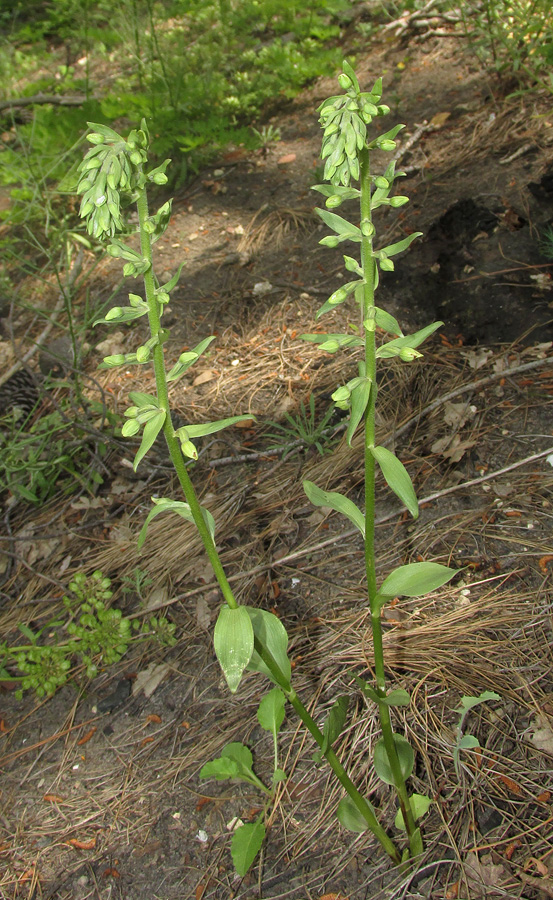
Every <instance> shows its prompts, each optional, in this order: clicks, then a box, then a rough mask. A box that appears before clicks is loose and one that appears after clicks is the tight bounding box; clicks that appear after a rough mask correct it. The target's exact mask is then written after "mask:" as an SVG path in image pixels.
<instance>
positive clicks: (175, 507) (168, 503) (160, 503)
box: [137, 497, 215, 550]
mask: <svg viewBox="0 0 553 900" xmlns="http://www.w3.org/2000/svg"><path fill="white" fill-rule="evenodd" d="M152 503H153V504H154V508H153V509H151V510H150V512H149V513H148V515H147V516H146V521H145V522H144V525H143V526H142V528H141V529H140V534H139V535H138V544H137V547H138V549H139V550H140V549H141V547H142V545H143V544H144V541H145V540H146V532H147V530H148V525H149V524H150V522H151V521H152V519H154V518H155V517H156V516H158V515H159V513H162V512H174V513H177V515H179V516H181V518H183V519H186V521H187V522H194V516H193V515H192V511H191V509H190V507H189V505H188V503H185V502H184V501H183V500H168V499H166V498H165V497H160V498H156V497H152ZM202 516H203V518H204V522H205V524H206V525H207V527H208V529H209V533H210V535H211V537H212V538H214V537H215V519H214V518H213V516H212V515H211V513H210V511H209V510H208V509H205V508H204V507H202Z"/></svg>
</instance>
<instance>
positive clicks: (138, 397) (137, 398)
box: [129, 391, 159, 408]
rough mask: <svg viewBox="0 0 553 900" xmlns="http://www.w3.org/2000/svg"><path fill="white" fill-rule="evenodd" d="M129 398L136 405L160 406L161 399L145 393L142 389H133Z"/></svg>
mask: <svg viewBox="0 0 553 900" xmlns="http://www.w3.org/2000/svg"><path fill="white" fill-rule="evenodd" d="M129 398H130V399H131V401H132V403H133V404H134V405H135V406H138V407H140V408H142V407H143V406H159V400H158V399H157V397H154V395H153V394H144V393H142V391H131V392H130V394H129Z"/></svg>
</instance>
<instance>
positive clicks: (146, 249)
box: [136, 188, 238, 609]
mask: <svg viewBox="0 0 553 900" xmlns="http://www.w3.org/2000/svg"><path fill="white" fill-rule="evenodd" d="M136 206H137V210H138V219H139V223H140V249H141V253H142V256H143V257H144V259H147V260H148V261H149V262H150V263H151V262H152V241H151V237H150V235H149V234H147V232H146V231H145V229H144V224H145V222H146V220H147V218H148V198H147V196H146V189H145V188H143V189H142V190H141V191H140V192H139V195H138V198H137V201H136ZM144 287H145V292H146V302H147V304H148V321H149V324H150V331H151V334H152V337H157V338H158V343H157V344H156V345H155V347H154V351H153V363H154V372H155V377H156V387H157V396H158V400H159V405H160V407H161V408H162V409H164V410H165V414H166V415H165V422H164V423H163V433H164V435H165V440H166V441H167V447H168V449H169V455H170V457H171V461H172V463H173V465H174V467H175V471H176V473H177V477H178V479H179V482H180V486H181V488H182V492H183V494H184V497H185V500H186V502H187V503H188V505H189V507H190V512H191V513H192V517H193V519H194V524H195V525H196V528H197V529H198V532H199V534H200V537H201V539H202V541H203V544H204V547H205V549H206V553H207V555H208V557H209V561H210V563H211V565H212V567H213V571H214V573H215V577H216V578H217V581H218V583H219V586H220V588H221V591H222V593H223V597H224V599H225V602H226V603H227V605H228V606H229V607H230V608H231V609H236V607H237V606H238V603H237V602H236V599H235V597H234V594H233V593H232V588H231V586H230V584H229V583H228V580H227V576H226V575H225V571H224V569H223V566H222V563H221V560H220V558H219V554H218V553H217V548H216V547H215V543H214V541H213V538H212V537H211V534H210V532H209V529H208V527H207V525H206V522H205V520H204V517H203V515H202V510H201V507H200V504H199V502H198V498H197V497H196V492H195V490H194V487H193V485H192V481H191V480H190V476H189V474H188V471H187V468H186V466H185V464H184V459H183V456H182V453H181V449H180V445H179V442H178V440H177V438H176V437H175V435H174V431H173V424H172V421H171V409H170V406H169V391H168V388H167V378H166V375H165V362H164V358H163V338H164V332H163V329H162V328H161V321H160V318H159V310H158V304H157V300H156V297H155V282H154V274H153V268H152V266H151V265H150V267H149V269H148V270H147V272H145V273H144Z"/></svg>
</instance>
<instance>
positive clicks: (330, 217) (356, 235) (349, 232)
mask: <svg viewBox="0 0 553 900" xmlns="http://www.w3.org/2000/svg"><path fill="white" fill-rule="evenodd" d="M315 212H316V213H317V214H318V215H319V216H320V217H321V219H322V220H323V222H324V223H325V225H328V227H329V228H331V229H332V231H334V232H335V233H336V234H337V235H338V237H339V239H340V241H357V242H360V241H361V231H360V229H359V228H358V227H357V225H352V223H351V222H348V221H347V219H343V218H342V216H339V215H337V214H336V213H333V212H329V211H328V210H327V209H319V207H315ZM323 240H324V238H323Z"/></svg>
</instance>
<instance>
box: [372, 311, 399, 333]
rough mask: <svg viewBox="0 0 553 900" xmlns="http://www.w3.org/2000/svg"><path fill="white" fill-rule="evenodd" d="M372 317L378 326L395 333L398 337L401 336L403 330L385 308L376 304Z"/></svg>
mask: <svg viewBox="0 0 553 900" xmlns="http://www.w3.org/2000/svg"><path fill="white" fill-rule="evenodd" d="M374 318H375V321H376V324H377V325H378V327H379V328H383V329H384V330H385V331H389V332H390V334H397V335H398V336H399V337H403V331H402V330H401V326H400V324H399V322H398V321H397V319H395V318H394V316H392V315H390V313H389V312H386V310H385V309H380V307H379V306H376V307H375V315H374Z"/></svg>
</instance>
